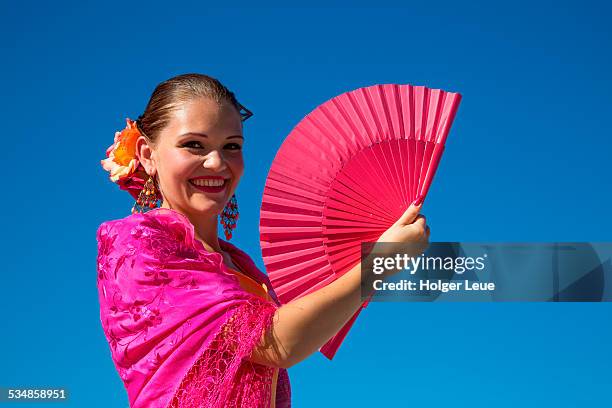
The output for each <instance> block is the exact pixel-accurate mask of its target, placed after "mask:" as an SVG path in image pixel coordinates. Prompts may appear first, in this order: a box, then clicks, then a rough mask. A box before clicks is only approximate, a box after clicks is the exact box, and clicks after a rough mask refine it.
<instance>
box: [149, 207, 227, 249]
mask: <svg viewBox="0 0 612 408" xmlns="http://www.w3.org/2000/svg"><path fill="white" fill-rule="evenodd" d="M161 207H162V208H168V209H171V210H174V211H178V212H180V213H181V214H183V215H184V216H186V217H187V218H188V219H189V221H190V222H191V224H192V225H193V229H194V234H195V238H196V239H197V240H199V241H200V242H202V244H203V245H204V248H206V250H207V251H209V252H218V253H220V254H223V251H222V250H221V244H220V243H219V237H218V229H217V228H218V219H217V216H216V215H215V216H204V215H200V216H197V217H196V216H192V215H189V214H186V213H184V212H183V211H179V210H176V209H174V208H170V207H169V206H168V205H167V204H166V203H165V202H164V203H163V204H162V205H161Z"/></svg>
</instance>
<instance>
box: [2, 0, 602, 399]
mask: <svg viewBox="0 0 612 408" xmlns="http://www.w3.org/2000/svg"><path fill="white" fill-rule="evenodd" d="M83 3H86V2H76V1H74V2H66V1H59V2H32V1H26V2H20V3H19V5H17V4H16V3H15V2H12V3H11V4H9V3H8V2H3V3H2V5H0V33H1V35H0V44H1V46H2V50H3V51H2V53H3V58H2V60H3V62H2V64H1V66H0V70H1V71H2V75H0V81H1V82H0V84H1V86H2V91H3V92H2V93H3V96H4V97H3V98H2V99H1V101H0V104H1V106H0V108H1V110H0V111H1V112H2V119H3V120H2V127H3V128H2V140H3V143H4V154H3V158H2V163H3V165H2V167H3V169H4V171H5V174H4V177H3V181H4V188H5V190H4V191H5V193H4V199H3V200H2V204H1V205H2V210H3V214H4V217H3V221H4V231H5V233H4V237H3V242H2V245H1V248H2V260H3V271H2V278H3V282H2V284H1V285H0V307H1V310H2V315H3V326H4V328H3V330H2V336H1V340H0V346H1V347H2V350H3V361H2V364H1V366H2V369H1V370H0V386H21V387H25V386H28V385H30V386H33V385H45V386H55V387H59V386H65V387H68V388H69V390H70V392H71V401H70V402H69V403H68V404H67V406H74V407H91V408H94V407H125V406H127V398H126V394H125V391H124V390H123V387H122V383H121V381H120V379H119V377H118V375H117V374H116V372H115V369H114V367H113V364H112V361H111V358H110V352H109V350H108V345H107V343H106V341H105V339H104V335H103V332H102V329H101V325H100V322H99V316H98V313H99V310H98V303H97V292H96V285H95V282H96V271H95V267H96V241H95V231H96V228H97V226H98V225H99V224H100V223H101V222H103V221H105V220H108V219H112V218H120V217H124V216H126V215H128V214H129V210H130V208H131V206H132V200H131V197H130V196H129V195H128V194H127V193H125V192H122V191H119V189H118V188H117V187H116V186H115V185H114V184H112V183H110V182H109V181H108V180H107V174H106V173H105V172H104V171H102V169H101V167H100V164H99V162H100V159H102V158H103V157H104V151H105V149H106V148H107V147H108V146H109V145H110V143H112V139H113V135H114V132H115V131H116V130H118V129H121V128H122V127H123V126H124V124H125V117H127V116H129V117H132V118H135V117H136V116H138V115H139V114H140V113H141V112H142V110H143V109H144V107H145V104H146V101H147V99H148V97H149V95H150V93H151V91H152V90H153V88H154V87H155V85H156V84H157V83H159V82H160V81H162V80H164V79H167V78H169V77H171V76H174V75H176V74H180V73H185V72H201V73H207V74H210V75H213V76H216V77H218V78H219V79H221V80H222V81H223V82H224V83H226V84H227V85H228V86H229V87H230V88H231V89H232V90H233V91H235V92H236V94H237V95H238V97H239V99H240V100H241V101H242V103H243V104H245V105H246V106H247V107H248V108H249V109H251V110H252V111H253V112H254V113H255V116H254V117H253V118H252V119H250V120H249V121H248V122H247V125H246V133H245V136H246V138H247V140H246V144H245V156H246V166H247V168H246V173H245V176H244V178H243V180H242V183H241V185H240V187H239V189H238V192H237V196H238V200H239V205H240V215H241V217H240V220H239V223H238V228H237V230H236V234H235V242H236V244H237V245H238V246H240V247H241V248H243V249H245V250H246V251H247V252H248V253H249V254H250V255H251V256H252V257H253V259H254V260H255V262H256V263H257V264H258V265H259V266H260V267H263V263H262V260H261V252H260V250H259V240H258V222H259V221H258V220H259V218H258V217H259V204H260V200H261V194H262V190H263V184H264V182H265V179H266V176H267V171H268V169H269V166H270V164H271V162H272V159H273V158H274V154H275V152H276V150H277V148H278V147H279V146H280V145H281V143H282V141H283V139H284V137H285V136H286V135H287V134H288V133H289V131H290V130H291V129H292V127H293V126H294V125H295V124H296V123H297V122H298V121H299V120H300V119H301V118H302V117H303V116H304V115H306V114H307V113H308V112H310V111H311V110H312V109H313V108H314V107H315V106H317V105H318V104H320V103H322V102H324V101H326V100H327V99H329V98H331V97H333V96H335V95H337V94H340V93H342V92H346V91H349V90H352V89H355V88H358V87H361V86H367V85H372V84H376V83H411V84H415V85H427V86H430V87H435V88H443V89H446V90H449V91H457V92H460V93H462V94H463V97H464V98H463V101H462V104H461V107H460V109H459V112H458V115H457V118H456V120H455V124H454V126H453V128H452V130H451V134H450V136H449V139H448V144H447V150H446V152H445V156H444V157H443V159H442V162H441V164H440V167H439V170H438V173H437V175H436V178H435V180H434V184H433V186H432V188H431V190H430V194H429V196H428V200H427V203H426V205H425V207H424V209H423V213H425V214H426V215H427V217H428V222H429V224H430V226H431V229H432V236H431V240H432V241H481V242H482V241H612V238H611V227H612V219H611V217H610V199H611V198H612V189H611V182H610V175H611V172H610V162H611V153H610V152H611V151H612V141H611V136H612V129H611V126H610V117H611V114H612V83H611V80H610V72H612V69H611V67H610V62H611V53H610V50H611V49H612V44H611V42H612V41H611V40H612V29H611V25H610V22H609V19H610V15H611V11H612V10H611V8H610V6H609V4H607V3H605V2H590V1H581V2H578V1H574V2H566V1H555V2H552V1H550V2H538V1H529V2H476V1H474V2H464V3H459V2H446V1H438V2H415V3H414V4H410V2H404V4H403V6H401V7H400V6H398V5H396V4H390V3H385V2H376V3H375V4H377V5H379V6H380V8H370V7H366V5H367V4H371V3H365V2H363V3H362V4H359V3H355V2H351V4H352V7H351V8H347V7H343V6H342V5H341V4H339V3H332V2H318V3H310V5H311V6H315V5H316V6H320V8H277V7H273V6H271V5H270V6H255V5H254V4H255V3H249V4H250V5H251V6H250V7H246V6H241V5H240V4H239V3H238V2H236V3H235V4H236V7H235V8H232V9H230V8H217V7H210V6H208V5H207V3H206V2H201V1H198V2H181V1H175V2H170V3H168V2H157V1H148V2H141V3H138V4H132V3H131V2H116V1H106V2H100V3H99V4H98V5H96V6H93V5H87V4H83ZM332 6H333V7H332ZM611 316H612V305H611V304H491V303H485V304H413V303H388V304H381V303H377V304H372V305H371V306H369V307H368V308H367V309H365V310H364V312H363V313H362V314H361V316H360V318H359V320H358V321H357V323H356V326H355V327H354V329H353V330H352V331H351V333H350V334H349V337H348V339H347V341H346V343H345V344H344V345H343V346H342V348H341V349H340V351H339V352H338V354H337V356H336V358H335V359H334V360H333V362H331V363H330V362H329V361H328V360H326V359H325V358H324V357H322V356H321V355H319V354H317V355H315V356H312V357H311V358H309V359H308V360H306V361H304V362H302V363H300V364H299V365H297V366H295V367H294V368H292V369H290V376H291V379H292V385H293V394H294V399H293V400H294V406H295V407H297V408H300V407H310V406H313V405H314V404H315V403H317V406H322V407H327V406H329V407H332V406H338V405H341V406H351V407H355V408H356V407H366V406H368V407H369V406H390V407H394V406H397V407H405V406H415V407H416V406H428V407H448V406H453V407H463V406H466V407H468V406H469V407H470V408H478V407H489V406H495V407H506V406H507V407H514V406H521V407H543V406H555V407H575V406H604V405H608V404H609V399H610V394H609V390H610V387H611V386H612V378H611V376H610V371H609V369H610V365H611V363H612V351H611V349H610V344H612V324H611ZM43 405H44V404H40V405H39V406H43ZM23 406H26V405H25V404H24V405H23ZM32 406H35V405H32Z"/></svg>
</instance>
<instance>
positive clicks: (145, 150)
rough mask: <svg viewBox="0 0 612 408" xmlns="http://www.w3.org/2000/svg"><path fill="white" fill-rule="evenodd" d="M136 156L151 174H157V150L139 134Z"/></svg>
mask: <svg viewBox="0 0 612 408" xmlns="http://www.w3.org/2000/svg"><path fill="white" fill-rule="evenodd" d="M136 157H137V158H138V161H139V162H140V163H141V164H142V166H143V167H144V169H145V171H146V172H147V174H148V175H149V176H155V173H156V171H157V168H156V163H155V150H154V149H153V148H152V147H151V146H150V145H149V142H148V141H147V139H146V138H145V137H144V136H139V137H138V139H137V140H136Z"/></svg>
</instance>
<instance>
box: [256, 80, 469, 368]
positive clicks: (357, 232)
mask: <svg viewBox="0 0 612 408" xmlns="http://www.w3.org/2000/svg"><path fill="white" fill-rule="evenodd" d="M460 100H461V96H460V95H459V94H457V93H451V92H445V91H443V90H439V89H429V88H427V87H424V86H412V85H397V84H389V85H375V86H371V87H367V88H360V89H357V90H355V91H352V92H347V93H344V94H342V95H339V96H337V97H335V98H332V99H331V100H329V101H328V102H326V103H324V104H322V105H320V106H319V107H317V108H316V109H314V110H313V111H312V112H311V113H309V114H308V115H307V116H306V117H305V118H304V119H302V120H301V121H300V122H299V123H298V125H297V126H296V127H295V128H294V129H293V130H292V132H291V133H290V134H289V136H287V138H286V140H285V141H284V143H283V145H282V146H281V148H280V149H279V151H278V153H277V154H276V157H275V158H274V162H273V163H272V166H271V168H270V172H269V174H268V179H267V181H266V186H265V187H264V192H263V197H262V206H261V213H260V239H261V248H262V257H263V259H264V263H265V265H266V269H267V271H268V274H269V276H270V281H271V283H272V285H273V286H274V289H275V292H276V294H277V295H278V297H279V299H280V300H281V302H283V303H287V302H290V301H291V300H293V299H296V298H299V297H302V296H305V295H307V294H309V293H312V292H314V291H316V290H318V289H320V288H323V287H325V286H326V285H328V284H330V283H331V282H333V281H334V280H336V279H337V278H338V277H339V276H342V275H343V274H344V273H346V272H347V271H348V270H350V269H351V268H352V267H354V266H355V265H356V264H358V263H359V262H360V258H361V244H362V243H364V242H376V241H377V240H378V239H379V238H380V236H381V234H382V233H384V232H385V231H386V230H387V229H388V228H389V227H390V226H391V225H392V224H393V223H394V222H395V221H397V219H398V218H399V216H400V215H401V214H402V213H403V212H404V211H405V210H406V208H407V207H408V206H409V205H410V203H411V202H412V201H413V200H414V199H415V198H416V197H417V196H419V195H422V196H423V197H425V195H426V194H427V192H428V189H429V186H430V184H431V181H432V179H433V177H434V175H435V172H436V170H437V167H438V164H439V162H440V158H441V156H442V153H443V152H444V144H445V142H446V138H447V136H448V133H449V130H450V127H451V125H452V122H453V119H454V117H455V114H456V111H457V108H458V106H459V102H460ZM367 303H368V301H366V302H364V303H363V304H362V307H365V305H366V304H367ZM360 310H361V309H359V310H358V311H357V312H356V313H355V314H354V315H353V316H352V317H351V318H350V319H349V320H348V321H347V323H346V324H345V325H344V327H343V328H342V329H341V330H340V331H339V332H338V334H336V335H335V336H334V337H332V338H331V339H330V341H328V343H326V344H325V346H323V347H321V349H320V350H321V351H322V352H324V353H325V355H326V356H328V357H329V358H331V356H333V355H334V353H335V351H336V350H337V348H338V347H339V345H340V343H341V342H342V340H343V339H344V336H345V335H346V333H347V332H348V330H349V329H350V326H351V325H352V323H353V322H354V321H355V318H356V316H357V315H358V314H359V311H360Z"/></svg>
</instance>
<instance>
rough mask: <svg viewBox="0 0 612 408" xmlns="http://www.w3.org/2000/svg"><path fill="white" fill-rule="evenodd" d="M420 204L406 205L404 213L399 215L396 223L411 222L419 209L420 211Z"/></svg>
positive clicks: (405, 223)
mask: <svg viewBox="0 0 612 408" xmlns="http://www.w3.org/2000/svg"><path fill="white" fill-rule="evenodd" d="M422 205H423V204H422V203H421V204H419V205H414V204H410V207H408V209H407V210H406V211H404V213H403V214H402V215H401V216H400V217H399V219H398V220H397V222H396V224H397V225H407V224H412V222H413V221H414V220H415V218H416V217H417V215H418V214H419V211H421V206H422Z"/></svg>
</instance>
